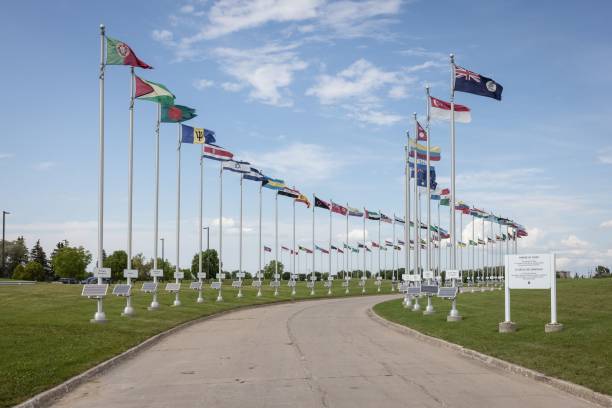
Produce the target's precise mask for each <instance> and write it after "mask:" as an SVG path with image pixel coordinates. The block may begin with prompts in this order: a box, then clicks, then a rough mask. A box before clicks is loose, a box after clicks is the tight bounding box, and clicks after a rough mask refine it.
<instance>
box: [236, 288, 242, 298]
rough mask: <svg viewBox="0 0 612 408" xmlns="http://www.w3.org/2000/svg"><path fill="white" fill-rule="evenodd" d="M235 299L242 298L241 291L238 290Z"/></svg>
mask: <svg viewBox="0 0 612 408" xmlns="http://www.w3.org/2000/svg"><path fill="white" fill-rule="evenodd" d="M236 297H237V298H241V297H242V289H239V290H238V294H237V295H236Z"/></svg>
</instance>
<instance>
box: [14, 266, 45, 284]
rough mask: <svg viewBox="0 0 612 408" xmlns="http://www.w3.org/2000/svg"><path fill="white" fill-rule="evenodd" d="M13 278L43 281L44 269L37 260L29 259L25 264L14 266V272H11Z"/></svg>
mask: <svg viewBox="0 0 612 408" xmlns="http://www.w3.org/2000/svg"><path fill="white" fill-rule="evenodd" d="M13 278H14V279H23V280H36V281H44V280H45V269H44V268H43V266H42V265H41V264H39V263H38V262H36V261H30V262H28V263H27V264H26V265H25V266H23V265H18V266H17V268H15V272H13Z"/></svg>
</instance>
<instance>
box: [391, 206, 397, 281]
mask: <svg viewBox="0 0 612 408" xmlns="http://www.w3.org/2000/svg"><path fill="white" fill-rule="evenodd" d="M392 241H393V247H392V248H393V251H392V252H391V292H393V291H394V290H395V288H394V287H393V282H395V245H396V244H395V213H393V239H392Z"/></svg>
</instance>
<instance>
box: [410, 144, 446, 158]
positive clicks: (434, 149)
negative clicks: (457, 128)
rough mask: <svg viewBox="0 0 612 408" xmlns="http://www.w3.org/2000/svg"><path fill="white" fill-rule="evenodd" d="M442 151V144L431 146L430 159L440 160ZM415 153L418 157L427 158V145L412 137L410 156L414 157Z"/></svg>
mask: <svg viewBox="0 0 612 408" xmlns="http://www.w3.org/2000/svg"><path fill="white" fill-rule="evenodd" d="M415 152H416V153H415ZM440 152H441V149H440V146H431V147H430V148H429V160H430V161H440V158H441V156H440ZM415 154H416V157H417V159H421V160H427V146H425V145H422V144H420V143H417V142H415V141H414V139H410V152H409V153H408V156H409V157H414V155H415Z"/></svg>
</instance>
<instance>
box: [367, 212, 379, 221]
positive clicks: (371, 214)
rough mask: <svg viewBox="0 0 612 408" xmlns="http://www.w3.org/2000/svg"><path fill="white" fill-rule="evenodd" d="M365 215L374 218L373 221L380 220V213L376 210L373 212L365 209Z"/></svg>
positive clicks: (370, 218)
mask: <svg viewBox="0 0 612 408" xmlns="http://www.w3.org/2000/svg"><path fill="white" fill-rule="evenodd" d="M365 217H366V218H367V219H368V220H375V221H378V220H380V214H378V213H377V212H374V211H368V210H365Z"/></svg>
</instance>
